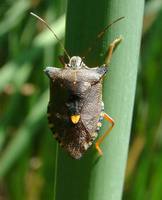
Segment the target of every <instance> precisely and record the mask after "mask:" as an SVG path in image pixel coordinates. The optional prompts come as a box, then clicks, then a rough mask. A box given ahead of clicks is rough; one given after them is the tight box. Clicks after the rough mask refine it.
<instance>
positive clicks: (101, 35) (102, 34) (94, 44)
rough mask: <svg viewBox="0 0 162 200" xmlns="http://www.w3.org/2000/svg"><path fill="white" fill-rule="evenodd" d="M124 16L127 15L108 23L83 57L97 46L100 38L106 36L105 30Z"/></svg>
mask: <svg viewBox="0 0 162 200" xmlns="http://www.w3.org/2000/svg"><path fill="white" fill-rule="evenodd" d="M124 18H125V17H120V18H118V19H116V20H115V21H113V22H112V23H110V24H108V25H107V26H106V27H105V28H104V29H103V30H102V31H101V32H99V33H98V35H97V37H96V39H95V41H94V43H93V44H92V46H91V47H89V48H88V50H87V52H86V54H85V56H84V57H82V59H85V57H86V56H87V55H88V54H89V53H90V52H91V51H92V49H93V48H94V47H95V46H96V43H97V42H98V40H99V39H100V38H102V37H103V36H104V34H105V32H106V31H107V30H108V29H109V28H110V26H112V25H113V24H115V23H116V22H118V21H120V20H122V19H124Z"/></svg>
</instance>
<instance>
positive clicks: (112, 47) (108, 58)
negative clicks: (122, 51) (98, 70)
mask: <svg viewBox="0 0 162 200" xmlns="http://www.w3.org/2000/svg"><path fill="white" fill-rule="evenodd" d="M122 40H123V38H122V37H121V36H120V37H118V38H116V39H115V40H114V41H113V42H112V43H111V44H110V45H109V47H108V51H107V55H106V59H105V64H104V65H105V66H108V65H109V63H110V61H111V58H112V55H113V52H114V50H115V49H116V47H117V46H118V45H119V43H120V42H121V41H122Z"/></svg>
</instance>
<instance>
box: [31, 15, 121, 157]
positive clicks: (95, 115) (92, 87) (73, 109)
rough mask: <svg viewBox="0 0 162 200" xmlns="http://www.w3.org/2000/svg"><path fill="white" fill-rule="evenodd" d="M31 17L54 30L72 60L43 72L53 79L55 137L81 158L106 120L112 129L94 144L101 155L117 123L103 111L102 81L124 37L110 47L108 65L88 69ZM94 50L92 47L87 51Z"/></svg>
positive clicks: (51, 104) (51, 106) (50, 112)
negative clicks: (106, 139)
mask: <svg viewBox="0 0 162 200" xmlns="http://www.w3.org/2000/svg"><path fill="white" fill-rule="evenodd" d="M31 14H32V15H33V16H35V17H36V18H38V19H39V20H41V21H42V22H43V23H44V24H45V25H46V26H47V27H48V28H49V29H50V30H51V31H52V33H53V34H54V36H55V38H56V39H57V40H58V41H59V43H60V44H61V46H62V48H63V50H64V52H65V54H66V56H67V57H68V59H69V62H68V63H64V61H63V60H62V62H63V64H64V67H63V68H56V67H46V69H45V70H44V71H45V73H46V74H47V76H48V77H49V79H50V100H49V104H48V110H47V115H48V122H49V127H50V129H51V130H52V132H53V134H54V137H55V138H56V140H58V142H59V143H60V145H61V146H62V147H63V148H64V149H65V150H66V151H67V152H68V153H69V154H70V155H71V156H72V157H73V158H75V159H79V158H81V157H82V155H83V154H84V152H86V151H87V149H88V148H89V147H90V146H91V145H92V144H93V142H94V141H95V140H96V138H97V136H98V132H99V130H100V127H101V126H102V120H103V119H106V120H107V121H108V122H110V123H111V126H110V127H109V128H108V130H107V131H106V133H104V134H103V135H102V136H101V137H100V138H99V139H98V140H97V141H96V142H95V147H96V149H97V151H98V153H99V154H100V155H102V150H101V149H100V144H101V143H102V141H103V140H104V138H105V137H106V136H107V135H108V134H109V132H110V131H111V129H112V128H113V126H114V120H113V119H112V118H111V117H110V116H109V115H108V114H106V113H105V112H104V103H103V101H102V81H103V77H104V76H105V75H106V73H107V71H108V66H109V63H110V60H111V57H112V54H113V51H114V49H115V48H116V46H117V45H118V44H119V43H120V42H121V40H122V38H121V37H118V38H116V39H115V40H114V41H113V42H112V43H111V44H110V46H109V49H108V52H107V57H106V60H105V64H103V65H102V66H99V67H94V68H89V67H88V66H86V64H85V63H84V62H83V59H82V58H81V57H79V56H73V57H70V56H69V55H68V53H67V51H66V49H65V48H64V46H63V45H62V43H61V42H60V40H59V39H58V37H57V36H56V34H55V33H54V31H53V30H52V29H51V28H50V27H49V25H48V24H47V23H46V22H45V21H44V20H43V19H42V18H40V17H39V16H37V15H35V14H34V13H31ZM122 18H123V17H121V18H119V19H117V20H116V21H114V22H113V23H115V22H117V21H119V20H120V19H122ZM113 23H111V24H110V25H108V26H107V27H106V28H105V29H104V30H103V31H102V32H100V33H99V34H98V36H97V38H100V37H102V36H103V34H104V32H105V31H106V30H107V29H108V27H110V26H111V25H112V24H113ZM91 49H92V48H89V49H88V52H89V51H91Z"/></svg>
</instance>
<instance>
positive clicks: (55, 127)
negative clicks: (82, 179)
mask: <svg viewBox="0 0 162 200" xmlns="http://www.w3.org/2000/svg"><path fill="white" fill-rule="evenodd" d="M47 71H48V72H47ZM47 71H46V73H48V76H49V77H50V101H49V105H48V120H49V126H50V128H51V130H52V132H53V134H54V136H55V138H56V139H57V140H58V141H59V143H60V144H61V146H62V147H63V148H64V149H65V150H66V151H67V152H68V153H69V154H70V155H71V156H72V157H73V158H75V159H79V158H80V157H81V156H82V155H83V153H84V152H85V151H86V150H87V149H88V148H89V147H90V146H91V145H92V142H93V141H94V140H95V139H96V137H97V135H98V134H97V132H96V130H97V128H98V127H97V123H98V121H99V119H100V113H101V111H102V110H103V105H102V77H103V75H104V74H105V73H106V71H107V70H106V67H101V68H87V67H86V68H85V67H83V68H80V69H75V70H74V69H70V68H63V69H58V68H51V67H50V68H49V67H48V68H47ZM75 114H79V115H80V120H79V122H78V123H76V124H73V123H72V122H71V120H70V116H71V115H75Z"/></svg>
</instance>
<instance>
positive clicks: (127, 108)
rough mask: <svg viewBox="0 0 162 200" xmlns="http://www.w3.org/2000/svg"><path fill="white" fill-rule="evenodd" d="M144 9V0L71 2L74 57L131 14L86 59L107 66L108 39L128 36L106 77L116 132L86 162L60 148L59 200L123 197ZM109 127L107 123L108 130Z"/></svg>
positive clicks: (68, 36) (68, 43) (106, 95)
mask: <svg viewBox="0 0 162 200" xmlns="http://www.w3.org/2000/svg"><path fill="white" fill-rule="evenodd" d="M143 7H144V1H143V0H137V1H130V0H109V1H108V0H102V1H100V2H99V1H97V0H89V1H85V0H76V1H72V0H69V1H68V10H67V24H66V25H67V27H66V48H67V51H68V52H69V54H70V55H71V56H73V55H82V53H83V54H84V50H86V49H87V48H88V47H89V46H90V45H91V44H92V43H93V40H94V39H95V36H96V35H97V34H98V32H100V30H102V29H103V28H104V27H105V26H106V25H107V24H108V23H110V22H112V21H113V20H114V19H117V18H119V17H121V16H125V20H123V21H120V22H118V23H117V24H115V25H114V26H113V27H111V28H110V29H109V31H107V33H106V34H105V37H104V38H103V39H102V40H101V41H100V42H99V44H98V45H97V47H96V48H95V50H94V52H93V53H92V54H91V55H89V56H88V58H87V59H86V61H85V62H86V64H87V65H90V66H93V65H96V66H97V65H99V64H103V63H104V53H105V52H106V50H107V47H108V43H110V42H111V41H112V40H113V39H115V38H116V37H118V36H119V35H122V36H123V38H124V41H123V42H122V43H121V44H120V46H119V47H118V48H117V50H116V52H115V53H114V55H113V59H112V62H111V64H110V68H109V69H110V70H109V73H108V74H107V77H106V78H105V81H104V102H105V111H106V112H108V113H109V114H110V116H112V117H113V118H114V120H115V122H116V125H115V128H114V130H113V131H112V132H111V134H110V135H109V137H107V138H106V139H105V141H104V142H103V144H102V145H101V148H102V150H103V152H104V155H103V156H102V157H100V158H97V153H96V152H95V151H94V149H93V148H92V149H91V150H89V151H88V153H87V154H86V155H84V157H83V158H82V159H81V160H73V159H71V158H69V157H68V156H67V154H66V153H65V152H64V151H62V150H61V149H59V156H58V173H57V185H56V191H55V192H56V197H57V198H56V199H57V200H59V199H61V200H64V199H71V200H76V199H77V200H85V199H88V200H98V199H100V200H119V199H121V196H122V187H123V181H124V171H125V165H126V159H127V152H128V143H129V136H130V128H131V121H132V111H133V104H134V96H135V88H136V77H137V66H138V57H139V49H140V39H141V28H142V18H143ZM106 128H107V123H106V124H105V126H104V130H106ZM104 130H102V133H103V132H104Z"/></svg>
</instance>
